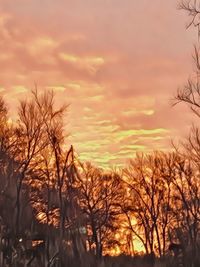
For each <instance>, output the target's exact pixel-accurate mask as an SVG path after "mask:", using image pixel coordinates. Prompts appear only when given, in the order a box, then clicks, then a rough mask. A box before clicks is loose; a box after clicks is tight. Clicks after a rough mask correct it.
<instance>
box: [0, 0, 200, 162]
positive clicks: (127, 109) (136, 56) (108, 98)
mask: <svg viewBox="0 0 200 267" xmlns="http://www.w3.org/2000/svg"><path fill="white" fill-rule="evenodd" d="M186 23H187V16H186V14H184V12H181V11H178V10H177V1H176V0H167V1H161V0H154V1H149V0H139V1H134V0H56V1H55V0H14V1H13V0H0V64H1V71H0V92H1V93H2V94H3V95H4V96H5V99H6V101H7V103H8V104H9V106H10V108H11V111H12V114H14V111H15V107H16V103H17V99H20V98H24V97H25V96H26V95H27V94H28V92H29V91H30V89H32V88H33V87H34V83H37V85H38V88H39V90H44V88H54V89H55V91H56V96H57V101H58V102H60V103H63V102H66V103H69V104H70V108H69V112H68V116H67V118H66V122H67V131H68V133H70V137H69V144H71V143H72V144H74V146H75V149H76V150H77V151H78V153H79V154H80V157H81V159H83V160H92V161H94V162H95V163H96V164H97V165H100V166H112V165H113V164H118V165H120V164H123V163H124V162H125V161H126V159H127V158H130V157H133V156H134V154H135V152H136V151H151V150H155V149H169V148H170V139H171V138H176V137H177V136H185V135H186V133H187V132H188V129H189V126H190V125H191V121H192V116H191V114H190V112H188V111H187V109H185V108H184V107H181V106H179V107H176V108H171V106H170V98H172V97H173V95H175V92H176V90H177V88H178V87H180V86H182V85H183V84H184V82H185V81H186V80H187V77H188V76H189V75H190V74H191V73H192V70H193V65H192V58H191V54H192V47H193V46H192V45H193V43H194V42H195V40H196V37H197V36H196V33H195V32H194V31H192V30H190V31H186V30H185V26H186Z"/></svg>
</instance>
